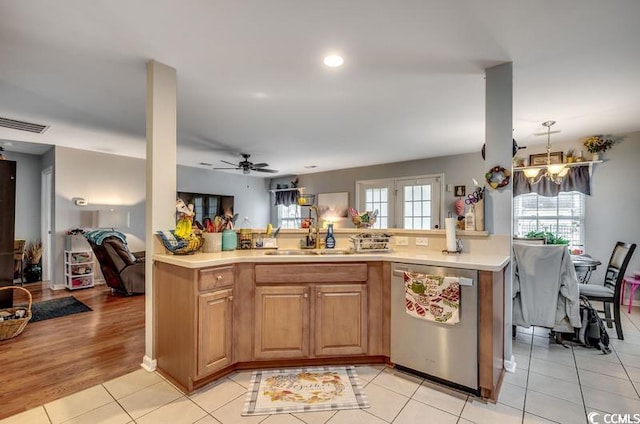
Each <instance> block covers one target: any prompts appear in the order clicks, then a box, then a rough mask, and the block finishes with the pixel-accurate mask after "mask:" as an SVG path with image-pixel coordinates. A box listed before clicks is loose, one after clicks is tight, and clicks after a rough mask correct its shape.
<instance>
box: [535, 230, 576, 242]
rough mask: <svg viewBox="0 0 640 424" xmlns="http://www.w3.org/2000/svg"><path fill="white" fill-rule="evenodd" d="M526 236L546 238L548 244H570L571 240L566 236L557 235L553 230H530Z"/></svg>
mask: <svg viewBox="0 0 640 424" xmlns="http://www.w3.org/2000/svg"><path fill="white" fill-rule="evenodd" d="M525 237H526V238H535V239H539V238H543V239H545V240H546V243H547V244H566V245H568V244H569V240H567V239H566V238H563V237H560V236H556V235H555V234H553V233H552V232H551V231H529V232H528V233H527V234H526V235H525Z"/></svg>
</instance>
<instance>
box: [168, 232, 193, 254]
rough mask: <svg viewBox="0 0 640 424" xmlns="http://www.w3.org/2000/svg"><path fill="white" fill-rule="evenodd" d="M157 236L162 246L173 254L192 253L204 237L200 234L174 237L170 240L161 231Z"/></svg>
mask: <svg viewBox="0 0 640 424" xmlns="http://www.w3.org/2000/svg"><path fill="white" fill-rule="evenodd" d="M157 236H158V238H159V239H160V240H161V241H162V245H163V246H164V248H165V249H167V250H168V251H169V252H170V253H172V254H174V255H192V254H194V253H196V252H197V251H198V250H200V249H201V248H202V246H203V245H204V239H203V238H202V237H200V236H196V237H195V238H191V239H178V238H174V239H172V240H170V239H167V237H166V236H165V235H164V234H162V233H161V232H158V233H157Z"/></svg>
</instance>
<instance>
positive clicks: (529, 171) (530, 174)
mask: <svg viewBox="0 0 640 424" xmlns="http://www.w3.org/2000/svg"><path fill="white" fill-rule="evenodd" d="M523 172H524V175H525V176H526V177H527V178H535V177H536V176H537V175H538V173H540V168H525V169H524V171H523Z"/></svg>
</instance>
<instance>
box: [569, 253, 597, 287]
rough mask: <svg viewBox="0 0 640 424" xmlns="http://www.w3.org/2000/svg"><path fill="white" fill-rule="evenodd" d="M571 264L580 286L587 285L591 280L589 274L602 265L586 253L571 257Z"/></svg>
mask: <svg viewBox="0 0 640 424" xmlns="http://www.w3.org/2000/svg"><path fill="white" fill-rule="evenodd" d="M571 262H572V263H573V266H574V268H575V270H576V274H577V276H578V282H579V283H580V284H587V283H588V282H589V279H590V278H591V273H592V272H593V271H595V270H596V269H597V268H598V267H599V266H600V265H602V262H600V261H599V260H597V259H596V258H594V257H592V256H590V255H588V254H586V253H585V254H582V255H571Z"/></svg>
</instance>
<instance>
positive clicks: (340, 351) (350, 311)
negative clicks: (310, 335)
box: [314, 284, 368, 356]
mask: <svg viewBox="0 0 640 424" xmlns="http://www.w3.org/2000/svg"><path fill="white" fill-rule="evenodd" d="M314 309H315V320H314V324H315V328H314V332H315V339H314V342H315V347H314V352H315V354H316V355H317V356H321V355H332V356H337V355H358V354H365V353H367V317H368V313H367V288H366V285H365V284H335V285H334V284H321V285H316V286H315V295H314Z"/></svg>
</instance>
